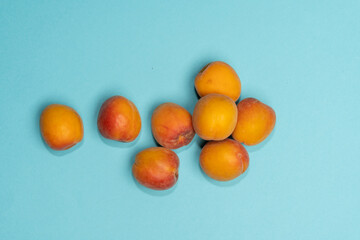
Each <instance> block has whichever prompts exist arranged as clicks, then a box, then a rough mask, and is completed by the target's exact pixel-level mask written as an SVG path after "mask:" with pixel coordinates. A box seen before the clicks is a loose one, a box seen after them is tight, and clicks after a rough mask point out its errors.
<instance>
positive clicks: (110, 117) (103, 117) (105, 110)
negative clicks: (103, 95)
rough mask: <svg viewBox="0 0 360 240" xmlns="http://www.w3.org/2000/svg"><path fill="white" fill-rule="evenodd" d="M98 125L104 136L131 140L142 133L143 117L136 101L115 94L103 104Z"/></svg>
mask: <svg viewBox="0 0 360 240" xmlns="http://www.w3.org/2000/svg"><path fill="white" fill-rule="evenodd" d="M97 125H98V128H99V131H100V133H101V135H102V136H103V137H105V138H108V139H111V140H116V141H120V142H131V141H134V140H135V139H136V137H137V136H138V135H139V133H140V129H141V118H140V114H139V111H138V110H137V108H136V106H135V104H134V103H132V102H131V101H130V100H128V99H126V98H125V97H122V96H113V97H111V98H109V99H108V100H106V101H105V102H104V103H103V105H102V106H101V108H100V111H99V116H98V120H97Z"/></svg>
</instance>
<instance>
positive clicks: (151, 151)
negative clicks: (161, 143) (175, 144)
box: [132, 147, 179, 190]
mask: <svg viewBox="0 0 360 240" xmlns="http://www.w3.org/2000/svg"><path fill="white" fill-rule="evenodd" d="M178 168H179V158H178V156H177V155H176V153H174V152H173V151H171V150H170V149H167V148H163V147H152V148H147V149H145V150H143V151H141V152H139V153H138V154H137V155H136V157H135V162H134V165H133V167H132V172H133V175H134V177H135V179H136V180H137V181H138V182H139V183H140V184H141V185H144V186H145V187H148V188H151V189H154V190H166V189H169V188H171V187H172V186H174V185H175V183H176V182H177V179H178V175H179V173H178Z"/></svg>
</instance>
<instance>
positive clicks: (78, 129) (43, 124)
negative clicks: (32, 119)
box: [40, 104, 84, 151]
mask: <svg viewBox="0 0 360 240" xmlns="http://www.w3.org/2000/svg"><path fill="white" fill-rule="evenodd" d="M40 131H41V135H42V137H43V139H44V141H45V142H46V143H47V145H49V147H50V148H52V149H53V150H58V151H61V150H66V149H69V148H71V147H73V146H74V145H76V144H77V143H79V142H80V141H81V140H82V139H83V136H84V130H83V123H82V120H81V118H80V116H79V114H78V113H77V112H76V111H75V110H74V109H72V108H71V107H68V106H66V105H61V104H51V105H49V106H47V107H46V108H45V109H44V110H43V111H42V113H41V116H40Z"/></svg>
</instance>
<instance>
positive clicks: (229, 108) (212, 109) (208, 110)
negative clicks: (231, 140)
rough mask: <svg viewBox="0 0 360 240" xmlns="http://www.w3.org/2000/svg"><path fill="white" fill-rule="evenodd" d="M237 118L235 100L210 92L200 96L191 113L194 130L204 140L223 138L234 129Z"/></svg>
mask: <svg viewBox="0 0 360 240" xmlns="http://www.w3.org/2000/svg"><path fill="white" fill-rule="evenodd" d="M236 120H237V109H236V105H235V102H234V101H233V100H232V99H231V98H229V97H228V96H225V95H222V94H217V93H212V94H208V95H206V96H205V97H202V98H200V100H199V101H198V102H197V103H196V105H195V108H194V113H193V126H194V129H195V132H196V133H197V134H198V135H199V136H200V137H201V138H202V139H204V140H223V139H225V138H227V137H229V136H230V134H231V133H232V132H233V131H234V128H235V125H236Z"/></svg>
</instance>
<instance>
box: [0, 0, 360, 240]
mask: <svg viewBox="0 0 360 240" xmlns="http://www.w3.org/2000/svg"><path fill="white" fill-rule="evenodd" d="M300 2H301V3H300ZM359 11H360V2H359V1H292V2H290V1H247V2H245V1H238V0H232V1H216V2H215V1H209V0H208V1H187V2H185V1H97V2H95V1H78V2H75V1H57V2H55V1H53V2H52V3H50V1H14V0H5V1H4V0H2V1H1V2H0V84H1V85H0V97H1V98H0V99H1V100H0V134H1V135H0V153H1V156H0V239H1V240H17V239H26V240H32V239H46V240H48V239H59V240H60V239H61V240H63V239H69V240H70V239H77V240H78V239H86V240H92V239H126V240H128V239H157V240H159V239H172V240H177V239H206V240H212V239H214V240H215V239H217V240H218V239H360V228H359V224H360V192H359V189H360V147H359V144H360V138H359V133H360V121H359V118H360V108H359V102H360V97H359V92H360V31H359V29H360V16H359ZM214 60H223V61H226V62H228V63H229V64H231V65H232V66H233V67H234V68H235V70H236V71H237V72H238V74H239V76H240V78H241V81H242V85H243V90H242V98H245V97H250V96H251V97H255V98H258V99H260V100H262V101H263V102H265V103H266V104H269V105H270V106H272V107H273V108H274V109H275V111H276V114H277V124H276V128H275V130H274V132H273V133H272V135H271V137H270V138H269V139H268V140H267V141H266V142H265V143H264V144H261V146H257V147H248V148H247V149H248V150H249V154H250V167H249V170H248V172H247V173H246V175H245V176H244V177H241V179H240V180H237V181H235V182H232V183H228V184H218V183H215V182H213V181H211V180H209V178H207V177H206V176H205V175H204V174H203V173H202V172H201V170H200V168H199V163H198V156H199V153H200V147H199V145H201V141H200V140H199V139H198V138H196V139H195V140H194V141H193V143H192V145H191V146H190V147H187V148H185V149H182V150H179V151H177V153H178V155H179V157H180V159H181V164H180V178H179V181H178V184H177V185H176V187H175V188H174V189H173V190H171V191H167V192H165V193H158V192H153V191H150V190H146V189H144V188H143V187H140V186H139V185H138V184H136V183H135V181H134V179H133V177H132V174H131V164H132V161H133V159H134V155H135V154H136V153H137V152H138V151H139V150H142V149H144V148H146V147H151V146H155V142H154V140H153V138H152V135H151V131H150V121H149V119H150V116H151V113H152V111H153V109H154V108H155V107H156V106H157V105H158V104H159V103H162V102H166V101H171V102H175V103H178V104H180V105H182V106H184V107H186V108H187V109H188V110H189V111H191V112H192V110H193V107H194V105H195V103H196V100H197V98H196V95H195V91H194V88H193V80H194V76H195V75H196V73H197V72H198V71H199V70H200V69H201V68H202V66H204V65H205V64H206V63H208V62H210V61H214ZM115 94H119V95H123V96H125V97H127V98H129V99H131V100H132V101H133V102H134V103H135V104H136V105H137V107H138V109H139V111H140V113H141V116H142V120H143V128H142V130H141V135H140V138H139V139H138V140H137V141H136V143H135V144H134V143H131V144H117V143H113V142H111V141H105V140H104V139H102V138H101V137H100V136H99V134H98V131H97V127H96V117H97V112H98V110H99V107H100V105H101V103H102V102H103V101H104V100H105V99H106V98H108V97H110V96H112V95H115ZM50 103H62V104H67V105H69V106H71V107H73V108H75V109H76V110H77V111H78V112H79V114H80V115H81V117H82V119H83V122H84V130H85V136H84V140H83V142H82V143H81V144H80V145H79V146H77V147H76V148H75V149H73V150H70V151H68V152H66V153H63V154H59V153H54V152H52V151H50V150H49V149H48V148H47V147H46V146H45V145H44V143H43V141H42V139H41V137H40V132H39V127H38V121H39V114H40V112H41V110H42V109H43V108H44V107H45V106H46V105H47V104H50Z"/></svg>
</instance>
